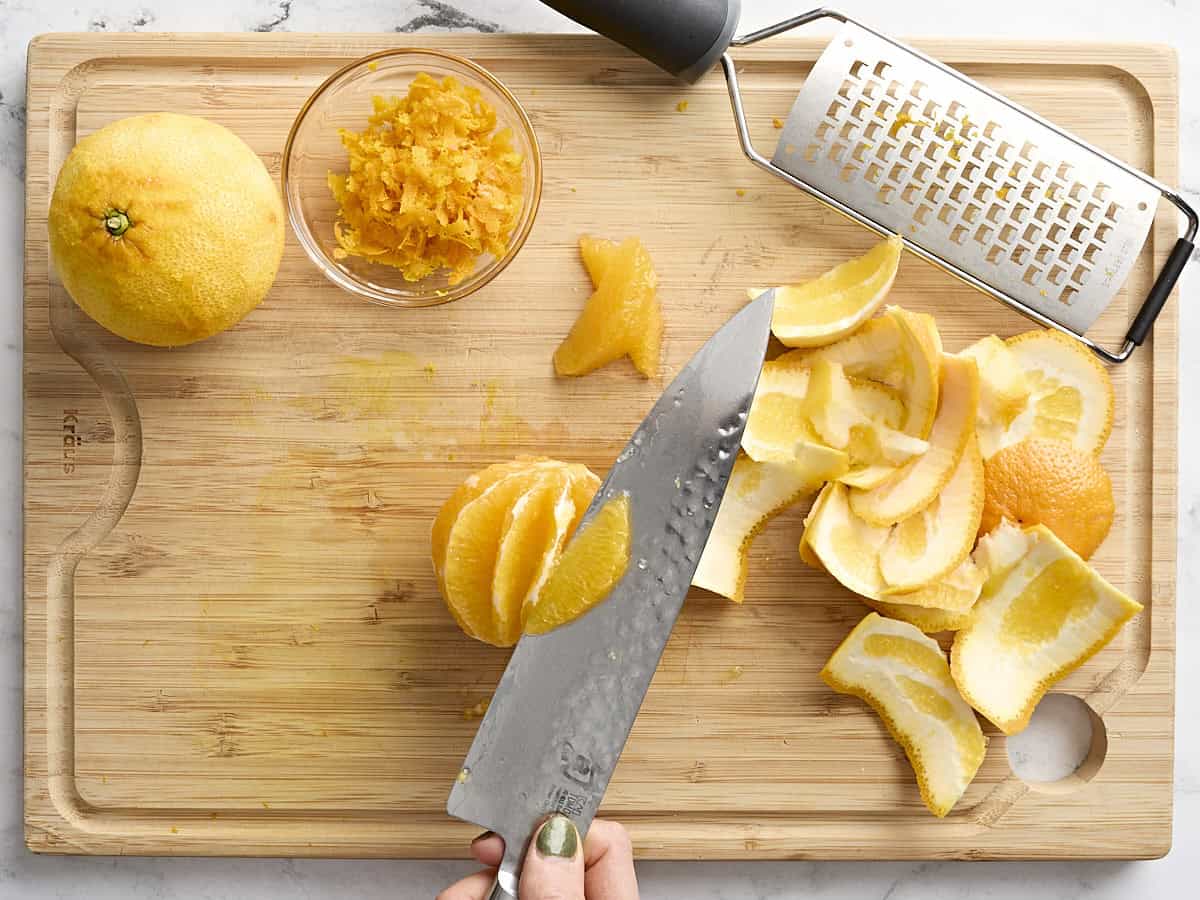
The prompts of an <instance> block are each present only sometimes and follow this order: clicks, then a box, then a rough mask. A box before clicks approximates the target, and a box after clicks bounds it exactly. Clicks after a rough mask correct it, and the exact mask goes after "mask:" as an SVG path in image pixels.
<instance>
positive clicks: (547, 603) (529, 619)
mask: <svg viewBox="0 0 1200 900" xmlns="http://www.w3.org/2000/svg"><path fill="white" fill-rule="evenodd" d="M629 505H630V504H629V496H628V495H627V494H620V495H618V496H616V497H612V498H610V499H609V500H607V501H606V502H605V503H604V505H603V506H601V507H600V509H599V510H598V511H597V512H596V513H595V515H593V516H592V518H591V520H590V521H589V522H587V523H586V524H585V525H583V526H582V527H581V529H580V531H579V533H578V535H576V537H575V538H574V539H573V540H572V541H571V542H570V543H569V544H567V547H566V549H565V550H564V551H563V553H562V556H560V557H559V558H558V561H557V562H556V563H555V564H554V568H553V569H552V570H551V572H550V576H549V577H548V578H547V579H546V584H545V586H544V587H543V588H542V590H541V593H540V595H539V597H538V598H537V601H536V603H535V604H534V605H533V606H532V607H531V608H529V609H527V610H526V613H525V616H524V619H525V622H524V626H525V627H524V630H525V631H527V632H528V633H530V634H544V633H546V632H547V631H550V630H551V629H553V628H557V627H558V626H560V625H564V624H566V623H567V622H570V621H572V620H573V619H576V618H578V617H579V616H582V615H583V614H584V613H586V612H587V611H588V610H590V609H591V608H592V607H594V606H595V605H596V604H597V603H599V602H601V601H602V600H604V599H605V598H606V597H607V596H608V594H609V592H610V591H611V590H612V589H613V586H614V585H616V583H617V582H618V581H620V580H621V577H622V576H623V575H624V574H625V570H626V569H628V568H629V547H630V533H631V527H630V522H629Z"/></svg>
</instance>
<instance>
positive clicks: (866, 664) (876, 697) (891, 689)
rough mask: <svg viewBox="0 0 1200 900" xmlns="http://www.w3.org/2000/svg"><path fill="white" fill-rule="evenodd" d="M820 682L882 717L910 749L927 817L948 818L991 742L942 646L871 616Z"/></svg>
mask: <svg viewBox="0 0 1200 900" xmlns="http://www.w3.org/2000/svg"><path fill="white" fill-rule="evenodd" d="M821 679H822V680H823V681H824V682H825V683H826V684H828V685H829V686H830V687H831V688H833V689H834V690H835V691H838V692H839V693H842V694H851V695H853V696H855V697H858V698H860V699H862V700H864V701H866V703H867V704H868V705H869V706H870V707H871V708H872V709H874V710H875V712H876V713H878V714H879V717H880V718H881V719H882V720H883V723H884V725H885V726H886V727H887V730H888V731H889V732H890V733H891V735H892V737H893V738H894V739H895V740H896V742H897V743H898V744H900V746H901V747H903V748H904V752H905V754H907V756H908V761H909V762H910V763H911V764H912V767H913V771H914V772H915V773H916V776H917V785H918V787H919V788H920V791H921V799H922V800H923V801H924V802H925V805H926V806H927V807H928V808H929V811H930V812H932V813H933V814H934V815H935V816H939V817H941V816H944V815H946V814H947V813H948V812H950V810H951V809H953V807H954V804H955V803H957V802H958V800H959V798H960V797H962V795H963V793H964V792H965V791H966V789H967V785H969V784H970V783H971V779H973V778H974V777H975V773H976V772H977V771H979V766H980V764H982V762H983V757H984V753H985V751H986V750H987V738H985V737H984V735H983V731H982V730H981V729H980V727H979V722H978V720H977V719H976V718H975V714H974V713H973V712H972V711H971V707H970V706H968V705H967V704H966V703H965V702H963V699H962V697H960V696H959V695H958V691H957V690H956V688H955V686H954V681H953V679H952V678H951V677H950V667H949V666H948V665H947V664H946V657H945V654H943V653H942V649H941V647H939V646H938V643H937V641H935V640H933V639H932V638H929V637H926V636H925V635H924V634H922V633H921V631H920V630H919V629H917V628H915V627H913V626H912V625H909V624H907V623H905V622H899V621H895V620H892V619H886V618H883V617H882V616H880V615H878V614H876V613H868V614H867V616H866V617H865V618H864V619H863V620H862V621H861V622H859V623H858V625H857V626H856V627H855V628H854V630H853V631H851V632H850V634H849V635H848V636H847V638H846V639H845V640H844V641H842V644H841V646H839V647H838V648H837V650H835V651H834V652H833V655H832V656H831V657H830V658H829V662H827V663H826V664H825V667H824V668H823V669H822V670H821Z"/></svg>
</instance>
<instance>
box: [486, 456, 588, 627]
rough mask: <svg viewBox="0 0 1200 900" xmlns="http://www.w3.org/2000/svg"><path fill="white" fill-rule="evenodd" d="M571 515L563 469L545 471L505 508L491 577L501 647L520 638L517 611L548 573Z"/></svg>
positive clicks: (563, 537) (569, 499)
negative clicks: (502, 531) (504, 517)
mask: <svg viewBox="0 0 1200 900" xmlns="http://www.w3.org/2000/svg"><path fill="white" fill-rule="evenodd" d="M574 516H575V504H574V503H573V502H572V501H571V486H570V483H569V479H568V476H567V473H566V471H565V470H561V471H555V472H551V473H548V474H547V475H546V476H545V477H543V478H542V479H540V480H539V481H538V482H537V483H536V484H534V485H533V487H531V488H530V489H529V490H528V491H526V492H525V493H524V494H522V495H521V496H520V497H518V498H517V501H516V502H515V503H514V504H513V505H512V506H511V507H509V510H508V517H507V520H506V521H505V524H504V533H503V534H504V536H503V537H502V538H501V539H500V549H499V553H498V554H497V557H496V569H495V572H494V573H493V575H492V611H493V614H494V615H495V618H496V629H497V633H498V635H499V638H500V642H501V643H502V644H504V645H508V644H515V643H516V642H517V639H518V638H519V637H520V636H521V610H522V609H523V608H524V606H525V603H526V601H527V598H528V597H529V596H530V595H531V594H532V593H533V592H534V591H535V590H537V589H539V588H540V587H541V585H540V584H538V576H539V574H542V573H543V572H546V573H548V572H549V570H550V568H551V566H552V565H553V560H554V559H555V558H556V557H557V556H558V552H559V550H560V548H561V547H562V545H563V543H564V541H565V540H566V536H567V530H568V529H569V528H570V526H571V520H572V519H573V518H574Z"/></svg>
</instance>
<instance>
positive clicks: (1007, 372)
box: [958, 334, 1029, 459]
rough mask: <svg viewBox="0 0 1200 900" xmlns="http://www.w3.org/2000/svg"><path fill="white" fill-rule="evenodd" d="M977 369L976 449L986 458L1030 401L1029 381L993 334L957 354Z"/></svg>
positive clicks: (1005, 347)
mask: <svg viewBox="0 0 1200 900" xmlns="http://www.w3.org/2000/svg"><path fill="white" fill-rule="evenodd" d="M958 355H959V356H963V357H967V358H970V359H973V360H975V364H976V365H977V366H978V367H979V420H978V432H979V449H980V452H982V453H983V458H984V459H988V458H989V457H990V456H991V455H992V454H993V453H995V452H996V450H998V449H999V446H1000V439H1001V438H1002V437H1003V435H1004V432H1005V431H1006V430H1008V426H1009V425H1011V424H1012V421H1013V419H1015V418H1016V417H1017V416H1018V415H1019V414H1020V412H1021V410H1023V409H1024V408H1025V405H1026V404H1027V403H1028V402H1029V381H1028V379H1026V377H1025V369H1024V368H1023V367H1022V365H1021V363H1020V361H1019V360H1018V359H1017V356H1016V354H1015V353H1013V352H1012V350H1010V349H1009V347H1008V344H1006V343H1004V341H1002V340H1001V339H1000V338H998V337H996V336H995V335H994V334H989V335H988V336H987V337H985V338H981V339H980V340H978V341H976V342H975V343H974V344H972V345H971V346H970V347H968V348H967V349H965V350H963V351H962V352H961V353H959V354H958Z"/></svg>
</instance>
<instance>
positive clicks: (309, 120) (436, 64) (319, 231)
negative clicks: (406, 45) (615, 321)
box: [280, 49, 542, 306]
mask: <svg viewBox="0 0 1200 900" xmlns="http://www.w3.org/2000/svg"><path fill="white" fill-rule="evenodd" d="M420 72H428V73H429V74H430V75H432V76H433V77H434V78H437V79H438V80H441V79H442V78H443V77H445V76H446V75H453V76H454V77H455V78H457V79H458V80H459V81H460V82H461V83H462V84H467V85H472V86H474V87H477V88H478V89H479V90H480V91H481V92H482V94H483V97H484V99H485V100H487V102H488V103H489V104H490V105H491V106H492V107H493V108H494V109H495V110H496V127H497V128H498V129H502V128H511V129H512V134H513V146H514V148H515V149H517V150H518V151H520V153H521V155H522V157H523V158H524V173H523V174H524V188H525V194H524V202H523V204H522V207H521V214H520V218H519V220H518V221H517V225H516V227H515V228H514V229H513V232H512V234H511V235H509V239H508V248H507V250H505V252H504V255H503V256H499V257H496V256H492V255H491V254H488V253H485V254H483V255H481V256H480V257H479V258H478V259H477V260H476V262H475V270H474V271H473V272H472V273H471V274H470V275H468V276H467V277H466V278H464V279H463V280H462V281H460V282H459V283H458V284H454V285H452V284H450V282H449V272H448V271H445V270H441V271H438V272H434V273H432V274H430V275H428V276H427V277H425V278H423V279H421V280H420V281H406V280H405V278H404V276H403V275H402V274H401V273H400V270H399V269H396V268H394V267H392V266H387V265H381V264H379V263H373V262H369V261H368V260H366V259H364V258H362V257H358V256H348V257H346V258H345V259H335V258H334V255H333V251H334V250H335V249H336V248H337V246H338V243H337V240H336V238H335V237H334V233H333V226H334V222H335V221H337V215H338V205H337V202H336V201H335V200H334V198H333V193H332V192H331V191H330V189H329V184H328V176H329V173H330V172H344V171H346V164H347V156H346V150H345V148H344V147H343V146H342V141H341V138H340V137H339V135H338V130H339V129H341V128H348V129H350V130H352V131H361V130H362V129H363V128H365V127H366V125H367V118H368V117H369V116H370V114H371V111H372V105H371V98H372V97H373V96H375V95H376V94H382V95H384V96H404V95H405V94H407V93H408V87H409V84H411V83H412V80H413V79H414V78H415V77H416V76H417V74H418V73H420ZM280 180H281V182H282V185H283V195H284V197H285V198H286V200H287V208H288V218H289V219H290V220H291V223H292V228H293V230H294V231H295V232H296V237H298V238H299V239H300V245H301V246H302V247H303V248H304V251H305V252H306V253H307V254H308V255H309V258H310V259H312V261H313V262H314V263H316V264H317V268H318V269H320V270H321V272H322V274H324V275H325V277H326V278H328V279H329V280H330V281H332V282H333V283H334V284H336V285H338V287H341V288H344V289H345V290H347V291H349V292H350V293H352V294H357V295H358V296H360V297H364V298H366V299H367V300H370V301H372V302H374V303H381V304H384V305H387V306H435V305H437V304H439V303H449V302H450V301H452V300H458V299H460V298H462V297H465V296H467V295H468V294H470V293H472V292H474V291H477V290H478V289H479V288H481V287H483V286H484V285H485V284H487V283H488V282H489V281H491V280H492V279H493V278H495V277H496V276H497V275H499V274H500V272H501V271H502V270H503V269H504V267H505V266H507V265H508V264H509V263H510V262H512V260H513V257H515V256H516V255H517V252H518V251H519V250H520V249H521V245H522V244H524V243H525V238H527V237H528V236H529V231H530V229H531V228H532V227H533V220H534V217H535V216H536V215H537V209H538V204H539V203H540V202H541V199H542V154H541V150H540V149H539V147H538V142H537V137H536V136H535V135H534V133H533V126H532V125H531V124H530V122H529V116H527V115H526V114H525V110H524V109H522V108H521V104H520V103H519V102H518V101H517V98H516V97H514V96H513V95H512V92H511V91H509V89H508V88H506V87H505V86H504V85H503V84H502V83H501V82H500V80H499V79H497V78H496V77H495V76H494V75H492V74H491V73H490V72H488V71H487V70H485V69H484V68H482V67H481V66H478V65H476V64H475V63H473V62H471V61H470V60H468V59H463V58H462V57H460V56H453V55H451V54H449V53H442V52H440V51H438V50H412V49H401V50H383V51H381V52H379V53H373V54H371V55H370V56H366V57H363V58H362V59H360V60H358V61H356V62H352V63H350V64H348V65H346V66H343V67H342V68H341V69H338V71H336V72H334V73H333V74H332V75H330V76H329V78H327V79H326V80H325V82H324V84H322V85H321V86H320V87H319V88H317V90H316V91H315V92H314V93H313V95H312V96H311V97H309V98H308V101H307V102H306V103H305V104H304V106H303V107H302V108H301V109H300V112H299V114H298V115H297V116H296V121H295V122H294V123H293V124H292V130H291V132H290V133H289V134H288V139H287V144H286V145H285V147H284V150H283V166H282V174H281V178H280Z"/></svg>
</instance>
